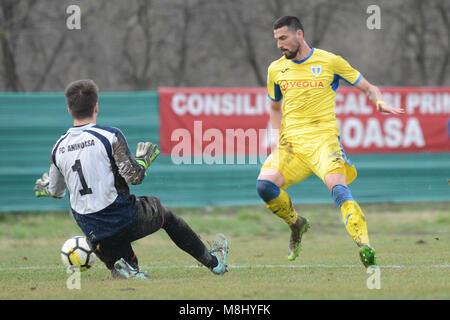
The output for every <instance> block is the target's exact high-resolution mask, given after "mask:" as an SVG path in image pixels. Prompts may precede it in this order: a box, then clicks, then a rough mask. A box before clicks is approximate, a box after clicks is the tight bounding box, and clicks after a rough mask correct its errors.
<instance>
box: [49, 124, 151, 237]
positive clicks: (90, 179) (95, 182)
mask: <svg viewBox="0 0 450 320" xmlns="http://www.w3.org/2000/svg"><path fill="white" fill-rule="evenodd" d="M144 176H145V169H144V167H143V166H141V165H140V164H138V163H137V162H136V160H135V159H134V157H133V156H132V155H131V152H130V151H129V148H128V144H127V142H126V139H125V137H124V136H123V134H122V132H121V131H120V130H119V129H117V128H113V127H100V126H97V125H95V124H87V125H84V126H80V127H72V128H70V129H69V130H68V131H67V132H66V134H64V135H63V136H62V137H61V138H60V139H59V140H58V141H57V142H56V144H55V146H54V147H53V150H52V154H51V167H50V185H49V192H50V194H52V195H53V196H55V197H63V196H64V193H65V189H66V186H67V188H68V189H69V196H70V206H71V209H72V213H73V216H74V218H75V220H76V221H77V223H78V225H79V226H80V228H81V229H82V231H83V232H84V233H85V235H86V236H87V237H88V238H89V240H91V241H93V242H95V241H99V240H102V239H103V238H106V237H109V236H112V235H114V234H116V233H117V232H119V231H121V230H122V229H124V228H125V227H127V226H129V225H130V223H132V222H133V221H134V218H135V216H136V210H137V207H136V205H135V200H136V198H135V196H134V195H131V194H130V191H129V187H128V183H132V184H137V183H140V182H142V180H143V179H144Z"/></svg>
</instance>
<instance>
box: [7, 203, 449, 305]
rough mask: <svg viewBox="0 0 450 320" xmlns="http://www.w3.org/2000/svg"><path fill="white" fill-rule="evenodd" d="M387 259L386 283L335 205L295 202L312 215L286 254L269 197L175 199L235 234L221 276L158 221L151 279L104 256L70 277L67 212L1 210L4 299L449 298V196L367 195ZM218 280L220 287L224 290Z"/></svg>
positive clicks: (144, 242) (198, 227) (205, 228)
mask: <svg viewBox="0 0 450 320" xmlns="http://www.w3.org/2000/svg"><path fill="white" fill-rule="evenodd" d="M362 207H363V210H364V212H365V215H366V220H367V222H368V226H369V234H370V237H371V243H372V245H373V246H374V247H375V248H376V250H377V258H378V263H379V265H380V267H381V289H379V290H369V289H367V286H366V281H367V279H368V277H369V276H370V275H369V274H367V273H366V270H365V269H364V268H363V267H362V264H361V263H360V261H359V258H358V250H357V247H356V246H355V245H354V244H353V242H352V240H351V238H350V236H349V235H348V234H347V233H346V230H345V228H344V226H343V224H342V222H341V217H340V212H339V210H338V209H336V208H335V207H333V206H331V205H306V206H298V207H297V210H298V212H299V213H301V214H302V215H304V216H306V217H307V218H308V219H309V220H310V222H311V229H310V230H309V231H308V233H306V234H305V236H304V244H303V251H302V253H301V255H300V256H299V258H297V260H296V261H295V262H289V261H288V260H287V244H288V239H289V231H288V228H287V226H286V225H285V224H284V223H283V222H282V221H281V220H280V219H279V218H277V217H275V216H273V215H272V214H271V213H269V212H268V211H267V209H265V208H264V207H263V206H260V207H220V208H201V209H194V208H189V209H182V208H174V209H173V211H174V212H175V213H176V214H178V215H179V216H181V217H183V218H184V219H185V220H186V221H187V222H188V223H189V224H190V225H191V227H192V228H193V229H194V230H195V231H196V232H197V233H199V234H200V235H201V238H202V239H203V240H204V241H206V240H209V241H212V240H213V238H214V235H215V234H216V233H218V232H221V233H224V234H225V235H227V237H228V239H229V241H230V246H231V247H230V253H229V259H228V264H229V272H228V273H227V274H225V276H215V275H213V274H212V273H211V272H210V271H209V270H207V269H206V268H204V267H199V266H197V263H196V261H195V260H194V259H193V258H192V257H190V256H189V255H188V254H186V253H184V252H183V251H180V249H178V248H177V247H176V246H175V245H174V244H173V243H172V242H171V240H170V239H169V237H168V236H167V234H166V233H165V232H164V231H163V230H160V231H158V232H157V233H155V234H153V235H150V236H148V237H146V238H144V239H141V240H139V241H137V242H135V243H134V249H135V251H136V253H137V255H138V257H139V261H140V265H141V267H142V269H144V270H146V271H147V272H148V273H149V274H150V277H151V279H150V280H148V281H142V280H141V281H139V280H133V281H131V280H130V281H125V280H122V281H117V280H112V279H111V278H110V275H109V272H108V270H106V268H105V267H104V266H103V264H102V263H101V262H100V261H99V260H97V261H96V264H95V266H94V267H93V268H92V269H90V270H89V271H87V272H83V273H82V274H81V289H80V290H69V289H67V287H66V280H67V278H68V276H69V275H68V274H67V273H66V271H65V269H64V267H63V266H62V263H61V261H60V257H59V250H60V248H61V246H62V244H63V242H64V241H65V240H66V239H67V238H69V237H71V236H74V235H80V234H81V231H80V230H79V229H78V226H77V225H76V223H75V221H74V220H73V218H72V217H70V215H69V214H68V212H48V213H42V212H41V213H33V212H23V213H5V214H0V252H1V255H0V300H3V299H6V300H8V299H165V300H172V299H177V300H181V299H196V300H197V299H201V300H209V299H218V300H222V299H227V300H232V299H239V300H240V299H246V300H262V299H276V300H291V299H294V300H298V299H449V298H450V272H449V271H450V250H449V248H450V246H449V245H450V233H449V231H450V203H414V204H376V205H375V204H373V205H363V206H362ZM218 288H221V289H220V290H218Z"/></svg>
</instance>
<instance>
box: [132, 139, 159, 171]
mask: <svg viewBox="0 0 450 320" xmlns="http://www.w3.org/2000/svg"><path fill="white" fill-rule="evenodd" d="M159 154H160V152H159V149H158V146H157V145H156V144H153V143H151V142H139V143H138V145H137V149H136V161H137V163H139V164H140V165H142V166H143V167H144V168H145V170H147V169H148V167H150V165H151V164H152V162H153V161H154V160H155V159H156V157H157V156H158V155H159Z"/></svg>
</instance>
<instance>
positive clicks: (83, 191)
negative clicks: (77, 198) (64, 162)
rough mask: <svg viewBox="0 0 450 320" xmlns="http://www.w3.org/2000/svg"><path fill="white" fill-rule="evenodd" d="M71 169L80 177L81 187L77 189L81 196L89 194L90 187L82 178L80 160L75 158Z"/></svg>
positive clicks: (90, 191)
mask: <svg viewBox="0 0 450 320" xmlns="http://www.w3.org/2000/svg"><path fill="white" fill-rule="evenodd" d="M72 171H73V172H77V173H78V176H79V177H80V182H81V186H82V187H83V189H81V190H79V191H80V194H81V195H82V196H84V195H86V194H91V193H92V189H91V188H89V187H88V185H87V183H86V180H85V179H84V175H83V169H82V168H81V162H80V160H79V159H77V160H75V164H74V165H73V166H72Z"/></svg>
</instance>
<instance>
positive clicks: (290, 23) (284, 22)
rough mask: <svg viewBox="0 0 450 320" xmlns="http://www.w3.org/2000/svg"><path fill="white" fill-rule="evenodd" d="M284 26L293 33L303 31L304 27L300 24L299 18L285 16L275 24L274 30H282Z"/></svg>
mask: <svg viewBox="0 0 450 320" xmlns="http://www.w3.org/2000/svg"><path fill="white" fill-rule="evenodd" d="M284 26H287V27H288V28H289V29H291V30H292V31H294V32H296V31H297V30H302V31H303V32H305V30H303V25H302V23H301V22H300V20H299V19H298V18H297V17H294V16H284V17H281V18H278V19H277V21H275V22H274V24H273V30H276V29H280V28H282V27H284Z"/></svg>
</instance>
